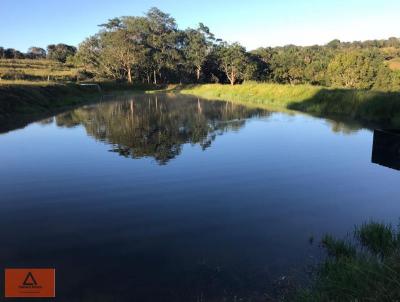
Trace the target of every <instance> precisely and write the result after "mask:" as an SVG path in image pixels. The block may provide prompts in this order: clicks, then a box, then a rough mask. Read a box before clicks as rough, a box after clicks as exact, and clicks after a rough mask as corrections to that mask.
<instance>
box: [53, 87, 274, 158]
mask: <svg viewBox="0 0 400 302" xmlns="http://www.w3.org/2000/svg"><path fill="white" fill-rule="evenodd" d="M268 114H269V112H267V111H265V110H261V109H254V108H247V107H244V106H241V105H237V104H232V103H228V102H212V101H201V100H198V99H194V98H188V97H177V96H164V95H163V96H160V95H159V96H156V95H148V96H134V97H131V98H129V99H128V98H125V99H124V100H119V101H118V102H105V103H101V104H97V105H94V106H87V107H83V108H79V109H76V110H73V111H71V112H68V113H65V114H62V115H59V116H57V117H56V122H57V125H58V126H63V127H74V126H76V125H80V124H81V125H83V126H84V127H85V129H86V131H87V133H88V135H90V136H92V137H94V138H95V139H97V140H100V141H104V142H106V143H109V144H111V145H112V149H111V151H113V152H117V153H119V154H120V155H122V156H125V157H131V158H141V157H147V156H150V157H153V158H155V159H156V160H157V162H158V163H160V164H166V163H167V162H168V161H169V160H170V159H172V158H174V157H176V156H177V155H179V154H180V152H181V150H182V145H183V144H185V143H191V144H199V145H200V146H201V147H202V148H203V150H204V149H206V148H208V147H209V146H210V145H211V143H212V141H213V140H214V139H215V138H216V136H218V135H220V134H222V133H224V132H226V131H230V130H238V129H240V128H241V127H243V125H244V124H245V119H246V118H249V117H252V116H266V115H268Z"/></svg>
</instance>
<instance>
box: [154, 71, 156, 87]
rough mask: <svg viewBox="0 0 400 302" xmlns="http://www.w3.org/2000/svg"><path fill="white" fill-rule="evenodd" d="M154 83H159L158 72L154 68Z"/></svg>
mask: <svg viewBox="0 0 400 302" xmlns="http://www.w3.org/2000/svg"><path fill="white" fill-rule="evenodd" d="M154 85H157V74H156V71H155V70H154Z"/></svg>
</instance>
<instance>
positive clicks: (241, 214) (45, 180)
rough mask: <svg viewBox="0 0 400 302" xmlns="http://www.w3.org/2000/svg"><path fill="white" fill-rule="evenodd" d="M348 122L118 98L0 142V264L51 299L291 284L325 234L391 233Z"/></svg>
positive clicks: (360, 138) (384, 199)
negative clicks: (36, 280) (38, 271)
mask: <svg viewBox="0 0 400 302" xmlns="http://www.w3.org/2000/svg"><path fill="white" fill-rule="evenodd" d="M372 146H373V131H371V130H369V129H364V128H362V127H360V126H358V125H357V124H352V125H351V124H346V123H341V122H337V121H334V120H328V119H321V118H315V117H311V116H308V115H303V114H295V113H292V112H287V113H279V112H269V111H266V110H263V109H257V108H250V107H244V106H242V105H238V104H233V103H229V102H221V101H207V100H201V99H198V98H194V97H188V96H178V95H123V96H119V97H114V98H111V99H110V98H108V99H105V100H103V101H100V102H99V103H96V104H92V105H86V106H82V107H80V108H76V109H74V110H71V111H69V112H64V113H62V114H59V115H57V116H54V117H52V118H48V119H45V120H41V121H39V122H35V123H31V124H29V125H27V126H26V127H24V128H23V129H17V130H13V131H9V132H7V133H3V134H1V135H0V167H1V169H0V193H1V195H0V196H1V201H0V241H1V243H2V244H1V248H0V260H1V264H2V266H3V268H5V267H54V268H56V275H57V296H58V298H59V299H60V300H61V301H156V300H159V301H222V299H224V298H225V299H226V300H225V301H231V300H232V301H234V300H235V299H238V298H242V297H262V296H263V295H264V294H265V293H267V294H268V295H273V294H274V292H275V291H276V290H277V289H276V288H277V287H279V286H280V284H281V281H282V280H287V279H290V278H293V280H302V279H306V276H307V272H308V271H309V268H310V266H312V265H314V264H316V263H317V262H318V259H319V258H320V256H321V250H320V248H319V246H318V240H320V238H321V236H322V235H323V234H325V233H333V234H335V235H337V236H343V235H345V234H346V232H348V231H351V230H352V229H353V227H354V225H355V224H359V223H362V222H364V221H367V220H368V219H376V220H380V221H385V222H393V223H397V221H398V218H399V213H400V203H399V196H400V186H399V182H400V174H399V172H398V171H397V170H395V169H391V168H390V167H385V166H384V165H378V164H375V163H372V162H371V154H372Z"/></svg>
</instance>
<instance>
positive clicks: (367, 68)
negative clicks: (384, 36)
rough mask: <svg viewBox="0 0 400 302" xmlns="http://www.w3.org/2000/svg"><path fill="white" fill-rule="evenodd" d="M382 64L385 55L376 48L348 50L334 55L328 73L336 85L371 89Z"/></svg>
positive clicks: (332, 82) (331, 81)
mask: <svg viewBox="0 0 400 302" xmlns="http://www.w3.org/2000/svg"><path fill="white" fill-rule="evenodd" d="M381 66H383V57H382V56H381V55H380V54H379V52H378V51H376V50H364V51H361V52H360V51H355V50H353V51H346V52H340V53H338V54H337V55H336V56H335V57H334V59H333V60H332V61H331V62H330V64H329V66H328V71H327V74H328V77H329V80H330V83H331V84H332V85H333V86H335V87H346V88H361V89H370V88H372V87H373V85H374V83H375V80H376V77H377V75H378V71H379V69H380V68H381Z"/></svg>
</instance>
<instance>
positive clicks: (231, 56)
mask: <svg viewBox="0 0 400 302" xmlns="http://www.w3.org/2000/svg"><path fill="white" fill-rule="evenodd" d="M218 54H219V62H220V66H221V69H222V70H223V71H224V73H225V75H226V77H227V78H228V80H229V82H230V84H231V85H235V83H236V82H237V81H239V80H242V79H243V76H244V74H245V72H246V65H247V63H248V58H247V53H246V49H245V48H244V47H243V46H241V45H240V44H239V43H233V44H227V43H224V44H222V45H221V46H220V48H219V50H218Z"/></svg>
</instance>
